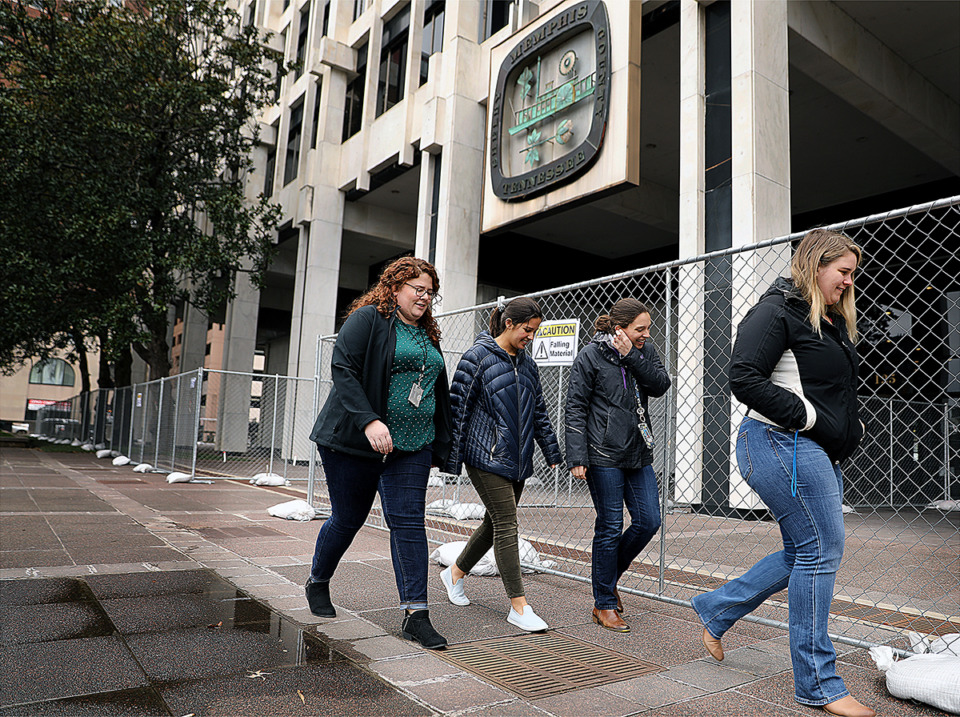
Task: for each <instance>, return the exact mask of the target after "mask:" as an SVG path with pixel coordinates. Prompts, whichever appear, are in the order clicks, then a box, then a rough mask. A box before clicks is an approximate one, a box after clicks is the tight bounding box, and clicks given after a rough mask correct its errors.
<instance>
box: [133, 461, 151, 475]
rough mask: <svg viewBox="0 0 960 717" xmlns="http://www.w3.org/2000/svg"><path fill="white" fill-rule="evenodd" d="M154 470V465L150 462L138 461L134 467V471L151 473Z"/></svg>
mask: <svg viewBox="0 0 960 717" xmlns="http://www.w3.org/2000/svg"><path fill="white" fill-rule="evenodd" d="M152 470H153V466H152V465H150V464H149V463H138V464H137V465H135V466H134V467H133V472H134V473H149V472H150V471H152Z"/></svg>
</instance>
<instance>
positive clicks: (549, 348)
mask: <svg viewBox="0 0 960 717" xmlns="http://www.w3.org/2000/svg"><path fill="white" fill-rule="evenodd" d="M579 338H580V319H566V320H559V321H544V322H543V323H541V324H540V330H539V331H537V335H536V336H535V337H534V338H533V360H534V361H536V362H537V364H539V365H540V366H570V365H571V364H572V363H573V360H574V359H575V358H576V357H577V347H578V345H579Z"/></svg>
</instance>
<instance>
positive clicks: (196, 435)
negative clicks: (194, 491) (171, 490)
mask: <svg viewBox="0 0 960 717" xmlns="http://www.w3.org/2000/svg"><path fill="white" fill-rule="evenodd" d="M202 395H203V366H201V367H200V368H198V369H197V396H196V401H195V403H196V407H195V409H194V412H193V415H194V421H193V436H192V437H193V463H192V464H191V466H190V475H191V476H192V477H193V478H196V477H197V447H198V444H199V443H200V398H201V396H202Z"/></svg>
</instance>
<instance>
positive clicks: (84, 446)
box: [80, 443, 93, 451]
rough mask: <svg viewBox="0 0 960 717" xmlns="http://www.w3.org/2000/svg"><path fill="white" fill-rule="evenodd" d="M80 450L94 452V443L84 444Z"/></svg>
mask: <svg viewBox="0 0 960 717" xmlns="http://www.w3.org/2000/svg"><path fill="white" fill-rule="evenodd" d="M80 448H82V449H83V450H85V451H93V444H92V443H84V444H83V445H82V446H80Z"/></svg>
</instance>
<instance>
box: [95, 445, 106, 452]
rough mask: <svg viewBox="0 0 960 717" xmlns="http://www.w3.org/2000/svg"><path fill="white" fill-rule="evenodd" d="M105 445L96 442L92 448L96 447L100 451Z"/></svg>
mask: <svg viewBox="0 0 960 717" xmlns="http://www.w3.org/2000/svg"><path fill="white" fill-rule="evenodd" d="M106 447H107V444H106V443H98V444H97V445H95V446H94V448H96V449H97V450H98V451H102V450H103V449H104V448H106Z"/></svg>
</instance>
